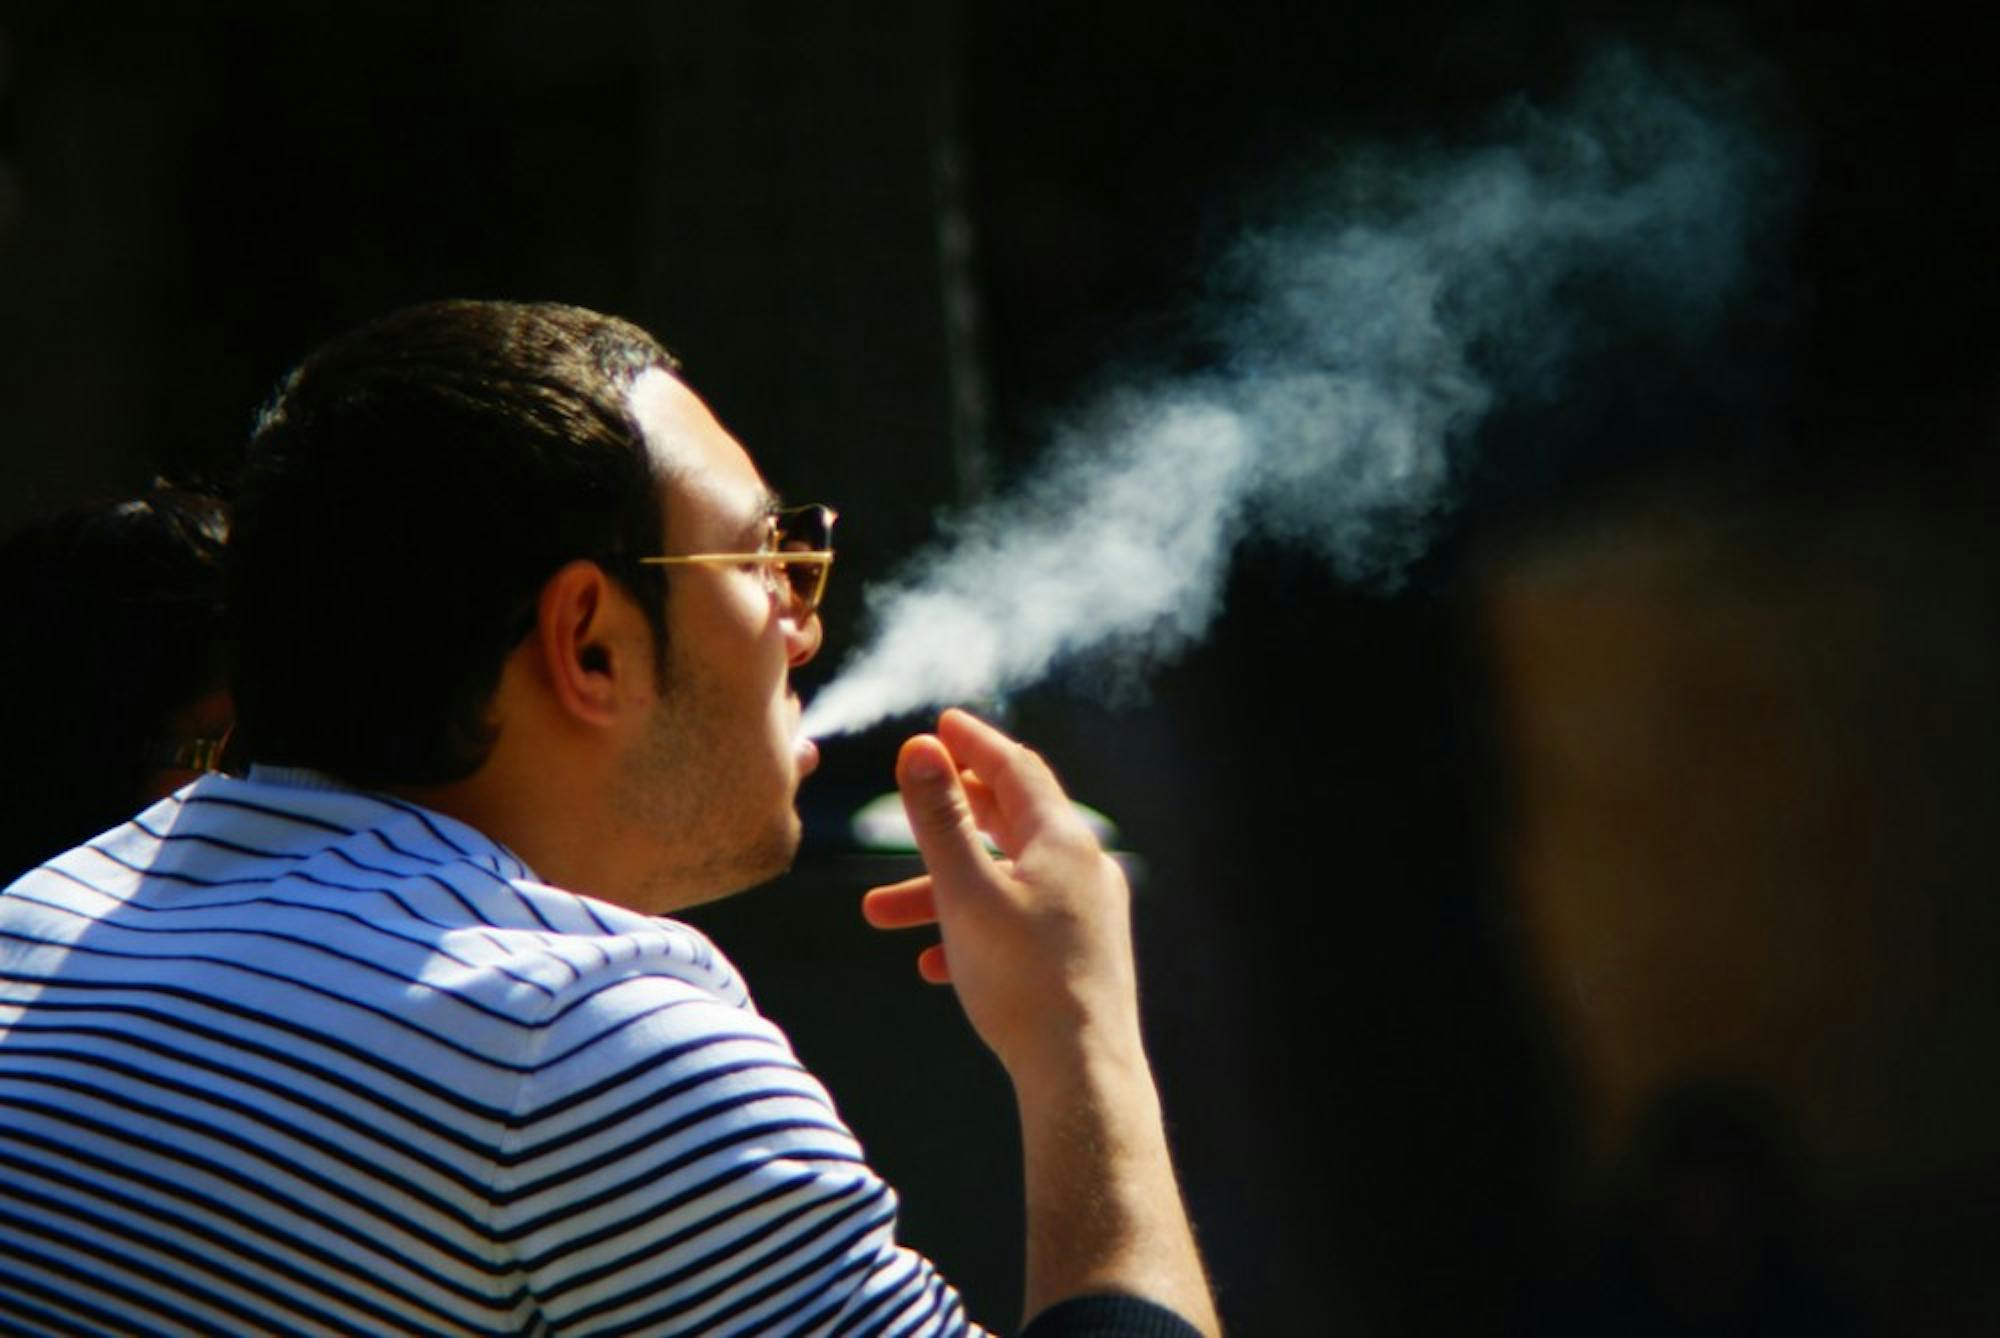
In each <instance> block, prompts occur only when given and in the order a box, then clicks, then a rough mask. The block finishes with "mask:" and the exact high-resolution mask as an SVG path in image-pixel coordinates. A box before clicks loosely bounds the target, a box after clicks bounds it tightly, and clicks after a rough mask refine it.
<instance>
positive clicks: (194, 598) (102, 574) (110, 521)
mask: <svg viewBox="0 0 2000 1338" xmlns="http://www.w3.org/2000/svg"><path fill="white" fill-rule="evenodd" d="M228 529H229V521H228V513H227V511H226V510H225V508H224V507H223V504H222V503H221V502H220V501H218V500H216V499H215V498H213V497H208V496H205V495H202V494H199V493H193V492H185V491H180V490H177V489H171V488H155V489H154V490H153V491H150V492H148V493H145V494H143V495H141V496H138V497H133V498H128V499H124V500H119V501H112V502H98V503H92V504H89V505H85V506H80V507H76V508H74V509H72V510H69V511H65V512H63V513H61V514H59V515H56V516H52V517H49V518H47V519H44V520H41V521H37V522H34V523H32V524H30V525H28V526H27V527H25V528H24V529H22V530H20V531H18V532H17V533H15V534H14V535H13V536H11V537H10V538H9V539H7V541H6V542H5V543H4V544H0V731H4V737H5V739H6V741H7V750H8V753H9V763H10V765H8V766H7V767H6V768H5V770H4V777H5V778H4V780H0V883H4V882H9V881H12V880H13V878H14V877H15V876H17V875H18V874H20V873H22V872H24V871H25V870H27V869H28V868H31V867H33V866H34V865H36V864H38V863H40V862H41V861H42V860H45V859H47V858H49V857H50V856H52V855H55V854H58V853H60V852H61V851H63V850H66V849H68V848H69V847H70V846H72V845H75V844H77V843H78V842H80V841H83V840H86V839H88V838H89V837H91V836H93V835H95V834H96V833H98V832H100V831H102V830H104V829H105V828H106V827H109V826H111V825H113V824H114V823H116V822H119V821H121V820H122V819H124V818H126V817H129V816H130V815H131V814H132V813H133V812H135V811H136V810H138V809H139V808H141V807H142V806H144V805H145V804H146V803H148V802H150V801H152V800H154V799H157V798H159V797H161V796H162V795H165V794H168V793H170V792H171V791H173V790H174V789H176V788H178V787H179V786H180V785H182V784H185V783H186V782H187V781H189V780H192V779H193V778H194V777H195V776H196V775H198V774H200V772H202V771H203V770H208V769H211V768H213V767H214V766H215V765H216V764H217V762H218V760H219V755H220V751H221V743H222V740H223V739H224V737H226V735H227V733H228V731H229V728H230V723H231V719H232V713H231V710H230V705H229V697H228V694H227V692H226V691H224V689H223V686H222V655H221V646H220V644H219V637H220V632H221V626H222V591H221V575H220V564H221V558H222V549H223V544H224V542H225V540H226V539H227V537H228Z"/></svg>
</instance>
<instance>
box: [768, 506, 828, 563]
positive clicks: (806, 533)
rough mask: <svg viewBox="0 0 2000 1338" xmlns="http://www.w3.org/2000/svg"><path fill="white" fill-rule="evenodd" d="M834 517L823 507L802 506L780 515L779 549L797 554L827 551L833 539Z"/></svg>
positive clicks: (782, 512)
mask: <svg viewBox="0 0 2000 1338" xmlns="http://www.w3.org/2000/svg"><path fill="white" fill-rule="evenodd" d="M832 530H833V517H832V514H831V513H830V512H828V511H827V509H826V508H825V507H823V506H802V507H799V508H798V509H797V510H795V511H781V512H779V513H778V547H779V548H780V549H781V550H787V551H790V552H795V553H803V552H809V551H814V550H821V549H825V548H827V547H829V546H830V544H829V540H830V539H831V538H832Z"/></svg>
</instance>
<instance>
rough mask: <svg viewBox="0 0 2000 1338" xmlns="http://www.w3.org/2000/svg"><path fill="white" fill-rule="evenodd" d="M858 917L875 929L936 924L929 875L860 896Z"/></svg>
mask: <svg viewBox="0 0 2000 1338" xmlns="http://www.w3.org/2000/svg"><path fill="white" fill-rule="evenodd" d="M861 917H862V918H863V919H864V920H866V921H868V923H869V924H871V925H873V926H874V927H875V928H877V929H914V928H916V927H917V926H919V925H929V924H936V923H937V902H936V901H934V900H932V898H931V880H930V875H929V874H924V875H922V876H920V877H917V878H910V879H906V880H905V881H903V882H900V883H895V884H892V885H890V886H888V887H877V888H871V889H870V890H869V891H867V892H865V893H863V894H862V897H861Z"/></svg>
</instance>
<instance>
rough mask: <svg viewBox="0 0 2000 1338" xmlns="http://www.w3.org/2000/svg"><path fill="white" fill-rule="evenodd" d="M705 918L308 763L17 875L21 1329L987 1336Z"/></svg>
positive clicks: (12, 1211) (13, 1003) (183, 803)
mask: <svg viewBox="0 0 2000 1338" xmlns="http://www.w3.org/2000/svg"><path fill="white" fill-rule="evenodd" d="M895 1213H896V1208H895V1198H894V1195H893V1193H892V1192H891V1191H890V1190H889V1188H888V1187H887V1186H886V1185H884V1184H883V1183H882V1181H881V1180H880V1179H879V1178H878V1177H877V1176H875V1174H874V1173H873V1172H872V1171H870V1169H869V1167H868V1165H867V1163H866V1162H865V1161H864V1160H863V1158H862V1154H861V1150H860V1148H859V1147H858V1145H857V1144H856V1142H855V1140H854V1137H853V1135H852V1134H851V1133H850V1132H849V1131H848V1129H847V1128H846V1126H845V1125H844V1124H843V1123H842V1122H841V1120H840V1117H839V1116H838V1115H837V1114H836V1113H835V1112H834V1109H833V1106H832V1103H831V1102H830V1101H829V1099H828V1097H827V1094H826V1092H825V1090H824V1089H823V1088H822V1087H821V1086H820V1084H819V1083H818V1082H817V1081H816V1080H814V1078H813V1077H812V1076H811V1075H810V1074H808V1073H807V1072H806V1071H805V1070H804V1068H802V1067H801V1066H800V1064H799V1062H798V1060H797V1059H796V1058H795V1057H794V1056H793V1054H792V1050H791V1047H790V1045H789V1044H788V1043H787V1042H786V1040H785V1037H784V1035H783V1033H781V1032H780V1031H779V1030H778V1029H777V1028H776V1027H774V1026H773V1025H771V1024H770V1023H769V1022H767V1021H765V1020H764V1019H763V1018H762V1017H760V1016H759V1015H758V1014H757V1012H756V1010H755V1008H754V1007H753V1006H752V1005H751V1002H750V999H749V996H748V994H747V993H746V992H745V990H744V988H743V985H742V982H741V981H740V980H738V979H737V977H736V974H735V972H734V971H733V970H732V968H731V967H730V964H729V963H728V961H726V960H725V959H724V958H723V957H722V955H721V954H720V953H719V952H718V951H717V950H716V949H715V947H714V946H713V945H712V944H711V943H709V941H708V940H707V939H706V938H705V937H703V936H702V935H701V934H700V933H698V932H696V931H695V930H692V929H690V928H688V927H686V926H683V925H680V924H677V923H675V922H673V921H670V920H664V919H657V918H653V917H648V916H643V915H638V914H635V913H633V912H631V911H626V910H622V909H620V908H618V907H615V906H611V905H608V904H606V903H604V902H600V901H595V900H593V899H591V898H589V897H583V896H577V895H575V894H572V893H569V892H564V891H562V890H560V889H557V888H553V887H548V886H545V885H543V884H541V883H538V882H537V881H535V878H534V875H533V874H532V873H531V872H530V871H529V870H528V869H527V868H526V867H525V866H524V865H523V864H522V863H521V862H520V860H518V859H516V858H515V857H514V856H513V855H511V854H510V853H508V852H507V851H506V850H505V849H504V848H503V847H501V846H499V845H497V844H495V843H494V842H492V841H490V840H488V839H486V838H485V837H483V836H481V835H480V834H479V833H478V832H476V831H474V830H472V829H471V828H470V827H467V826H465V825H464V824H462V823H459V822H456V821H454V820H452V819H450V818H447V817H444V816H442V815H440V814H436V813H432V812H429V811H426V810H424V809H421V808H418V807H416V806H414V805H411V804H407V803H403V802H401V801H398V800H395V799H391V798H387V797H384V796H379V795H370V794H361V793H357V792H355V791H352V790H349V789H345V788H343V787H340V786H338V785H335V784H333V783H332V782H329V781H327V780H325V779H324V778H322V777H317V776H315V775H313V774H312V773H309V772H299V771H291V770H278V769H259V770H258V771H257V773H256V774H255V775H254V776H253V777H252V778H251V779H249V780H242V779H235V778H231V777H226V776H210V777H206V778H204V779H202V780H200V781H198V782H196V783H195V784H194V785H192V786H190V787H188V788H187V789H185V790H183V791H181V792H180V793H179V794H178V795H176V796H174V797H172V798H169V799H166V800H163V801H161V802H160V803H158V804H156V805H154V806H153V807H151V808H149V809H147V810H146V811H145V812H144V813H142V814H140V815H139V816H138V817H137V818H136V819H134V820H133V821H132V822H130V823H127V824H125V825H124V826H121V827H118V828H114V829H113V830H111V831H110V832H107V833H105V834H104V835H103V836H101V837H99V838H97V839H96V840H94V841H92V842H90V843H89V844H87V845H84V846H80V847H78V848H77V849H75V850H71V851H69V852H67V853H66V854H63V855H61V856H59V857H57V858H56V859H54V860H52V861H50V862H49V863H48V864H46V865H44V866H42V867H41V868H39V869H37V870H35V871H34V872H32V873H30V874H28V875H27V876H25V877H24V878H22V879H21V880H20V881H18V882H16V883H15V884H14V885H13V886H12V887H10V888H8V889H7V890H6V892H5V893H4V894H0V1315H3V1316H4V1317H5V1321H6V1324H7V1326H9V1331H10V1332H12V1331H15V1330H16V1327H18V1328H20V1329H25V1330H26V1331H28V1332H49V1333H78V1332H84V1333H96V1332H106V1331H109V1332H114V1333H130V1332H143V1333H159V1332H166V1333H202V1334H214V1333H247V1332H295V1331H305V1332H324V1333H407V1332H424V1333H450V1334H542V1333H565V1334H581V1333H591V1334H597V1333H619V1332H643V1333H649V1334H650V1333H684V1332H686V1333H757V1334H765V1333H841V1334H847V1333H856V1334H874V1333H895V1334H909V1335H917V1334H932V1333H960V1332H965V1331H967V1329H968V1324H967V1320H966V1318H965V1314H964V1310H963V1308H962V1307H961V1305H960V1303H959V1301H958V1298H957V1296H956V1295H955V1294H954V1293H953V1292H952V1291H951V1289H950V1288H949V1287H948V1286H946V1285H945V1284H944V1283H943V1282H942V1280H941V1279H939V1278H938V1277H937V1275H936V1273H935V1272H934V1270H933V1269H932V1268H931V1266H930V1265H929V1264H928V1263H927V1262H926V1261H924V1260H923V1259H922V1258H921V1257H919V1256H917V1255H915V1254H913V1253H911V1252H909V1251H907V1250H904V1249H901V1248H899V1247H898V1246H897V1245H896V1244H895V1241H894V1238H893V1228H894V1224H895Z"/></svg>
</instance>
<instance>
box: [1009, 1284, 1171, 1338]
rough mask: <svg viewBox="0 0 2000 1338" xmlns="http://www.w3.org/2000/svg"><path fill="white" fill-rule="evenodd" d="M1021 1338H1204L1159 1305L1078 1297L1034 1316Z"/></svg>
mask: <svg viewBox="0 0 2000 1338" xmlns="http://www.w3.org/2000/svg"><path fill="white" fill-rule="evenodd" d="M1021 1338H1201V1330H1199V1329H1197V1328H1195V1326H1194V1325H1192V1324H1190V1323H1188V1322H1187V1320H1185V1319H1183V1318H1182V1317H1181V1316H1180V1314H1179V1313H1178V1312H1177V1311H1173V1310H1169V1309H1168V1308H1167V1307H1165V1306H1163V1305H1160V1304H1159V1303H1158V1302H1156V1301H1147V1300H1143V1299H1141V1298H1139V1297H1137V1296H1113V1295H1104V1296H1077V1297H1072V1298H1071V1299H1069V1300H1067V1301H1058V1302H1057V1303H1056V1304H1054V1305H1052V1306H1050V1307H1049V1308H1048V1309H1047V1310H1044V1311H1043V1312H1042V1313H1041V1314H1039V1315H1037V1316H1035V1318H1034V1321H1033V1322H1032V1323H1031V1324H1029V1325H1028V1327H1027V1328H1025V1329H1023V1330H1021Z"/></svg>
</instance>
